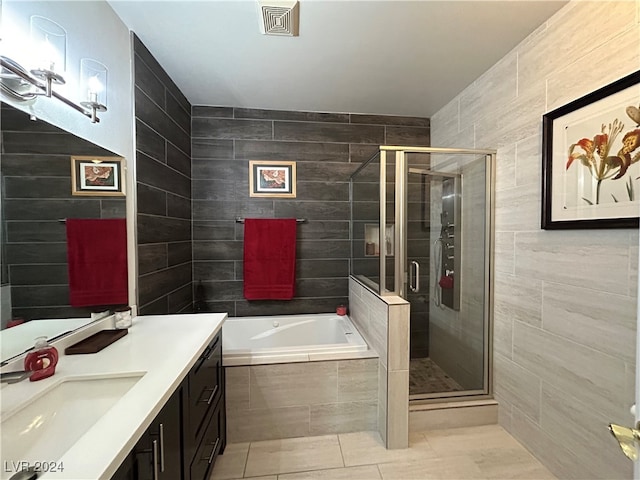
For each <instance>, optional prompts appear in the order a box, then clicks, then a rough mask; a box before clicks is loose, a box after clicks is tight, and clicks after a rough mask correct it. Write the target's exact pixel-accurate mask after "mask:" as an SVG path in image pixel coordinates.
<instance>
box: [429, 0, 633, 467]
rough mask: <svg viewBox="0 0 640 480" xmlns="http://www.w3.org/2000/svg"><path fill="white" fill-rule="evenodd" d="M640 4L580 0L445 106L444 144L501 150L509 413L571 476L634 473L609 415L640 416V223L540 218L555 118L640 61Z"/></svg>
mask: <svg viewBox="0 0 640 480" xmlns="http://www.w3.org/2000/svg"><path fill="white" fill-rule="evenodd" d="M639 13H640V2H637V1H635V2H608V1H602V2H579V1H572V2H570V3H569V4H567V5H566V6H565V7H563V8H562V9H561V10H560V11H558V13H557V14H556V15H554V16H553V17H551V18H550V19H549V20H547V21H546V22H545V23H544V24H543V25H541V26H540V27H539V28H538V29H537V30H536V31H534V32H533V33H532V34H531V35H530V36H529V37H528V38H527V39H525V40H524V41H523V42H522V43H521V44H520V45H518V46H517V47H515V48H514V49H513V50H512V51H511V52H510V53H508V54H507V55H506V56H505V57H504V58H503V59H502V60H500V61H499V62H498V63H496V65H494V66H493V67H492V68H491V69H489V70H488V71H487V72H486V73H485V74H483V75H482V76H481V77H480V78H478V79H477V80H476V81H475V82H474V83H473V84H471V85H470V86H469V87H467V88H466V89H465V90H464V91H462V92H461V93H460V94H459V95H458V97H457V98H455V99H454V100H453V101H452V102H450V103H449V104H448V105H446V106H445V107H444V108H443V109H442V110H440V111H439V112H437V113H436V114H435V115H434V116H433V117H432V118H431V132H432V138H433V142H432V143H433V144H434V145H437V146H439V147H447V146H458V147H459V146H461V143H463V144H467V145H468V146H469V147H470V148H497V149H498V155H497V169H496V170H497V171H496V212H495V213H496V240H497V245H496V251H495V266H496V279H495V289H494V305H495V312H494V339H493V340H494V393H495V397H496V399H497V400H498V403H499V404H500V411H499V421H500V424H501V425H502V426H504V428H506V429H507V430H508V431H509V432H510V433H511V434H513V435H514V436H515V437H516V438H518V439H519V440H520V441H521V442H522V443H523V444H524V445H525V446H526V447H527V448H528V449H529V450H530V451H531V452H532V453H533V454H534V455H536V456H537V457H538V458H539V459H541V460H542V461H543V462H544V463H545V465H546V466H547V467H548V468H549V469H551V470H552V472H553V473H555V474H556V475H557V476H559V477H561V478H590V479H591V478H607V479H612V478H631V477H632V462H630V461H628V460H627V459H626V458H625V457H624V456H623V455H622V454H621V453H620V451H619V448H618V446H617V445H616V444H615V442H611V438H610V435H608V434H607V432H606V425H607V424H608V423H610V422H616V423H622V424H624V425H630V424H632V423H633V418H632V417H631V416H630V415H629V413H628V412H629V406H630V405H632V404H633V403H634V386H635V336H636V321H637V320H636V319H637V287H638V274H637V272H638V231H637V229H611V230H602V231H596V230H581V231H570V230H558V231H553V232H552V231H541V230H540V202H541V200H540V185H541V165H542V153H541V152H542V138H541V119H542V115H543V114H544V113H545V112H549V111H551V110H553V109H555V108H558V107H560V106H562V105H564V104H566V103H568V102H570V101H572V100H574V99H577V98H580V97H582V96H584V95H586V94H588V93H590V92H592V91H594V90H596V89H598V88H600V87H603V86H605V85H607V84H609V83H611V82H612V81H614V80H616V79H618V78H622V77H624V76H626V75H628V74H630V73H632V72H633V71H635V70H637V69H638V65H639V64H640V42H639V41H638V38H639V37H640V15H639ZM594 22H597V23H598V24H599V25H600V28H601V31H602V32H605V33H604V34H603V35H601V36H597V37H594V36H593V35H592V34H591V33H590V32H589V31H588V30H589V29H584V27H583V26H584V25H590V24H592V23H594ZM612 49H613V50H615V51H617V52H619V53H620V54H619V55H608V54H606V53H605V52H609V51H611V50H612ZM589 58H602V59H603V60H604V59H606V62H605V63H604V64H602V65H601V66H600V68H598V71H599V72H601V73H596V72H595V71H591V70H589V69H584V68H582V65H583V62H584V61H585V60H586V59H589ZM575 72H582V73H581V74H574V73H575ZM603 245H606V246H607V248H603ZM603 339H606V341H603ZM593 452H598V454H597V455H594V454H593Z"/></svg>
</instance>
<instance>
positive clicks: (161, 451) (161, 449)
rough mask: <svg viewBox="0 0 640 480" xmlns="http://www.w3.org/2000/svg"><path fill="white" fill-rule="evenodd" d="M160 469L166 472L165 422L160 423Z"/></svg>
mask: <svg viewBox="0 0 640 480" xmlns="http://www.w3.org/2000/svg"><path fill="white" fill-rule="evenodd" d="M160 471H161V472H164V423H161V424H160Z"/></svg>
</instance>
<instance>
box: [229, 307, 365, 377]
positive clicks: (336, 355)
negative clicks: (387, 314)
mask: <svg viewBox="0 0 640 480" xmlns="http://www.w3.org/2000/svg"><path fill="white" fill-rule="evenodd" d="M371 357H377V354H376V353H375V352H373V351H372V350H370V349H369V347H368V346H367V343H366V342H365V341H364V339H363V338H362V336H361V335H360V333H359V332H358V330H357V329H356V328H355V327H354V326H353V324H352V323H351V320H349V317H347V316H339V315H336V314H334V313H326V314H325V313H323V314H312V315H278V316H265V317H231V318H228V319H227V320H226V322H225V323H224V325H223V326H222V362H223V365H224V366H236V365H258V364H268V363H289V362H309V361H314V360H317V361H320V360H336V359H340V358H371Z"/></svg>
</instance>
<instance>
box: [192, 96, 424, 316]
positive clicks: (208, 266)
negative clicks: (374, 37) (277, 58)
mask: <svg viewBox="0 0 640 480" xmlns="http://www.w3.org/2000/svg"><path fill="white" fill-rule="evenodd" d="M192 115H193V119H192V138H191V142H192V148H191V150H192V156H193V168H192V179H193V222H194V223H193V240H194V241H193V248H194V252H193V253H194V281H195V282H196V283H197V282H198V281H200V280H202V284H203V287H204V290H205V301H206V303H207V306H208V309H209V311H217V312H221V311H225V312H229V315H230V316H252V315H284V314H298V313H323V312H330V311H335V308H336V306H337V305H340V304H344V303H346V302H347V297H348V292H349V290H348V277H349V259H350V256H351V241H350V238H351V237H350V230H349V220H350V212H351V205H350V202H349V175H350V174H351V173H353V172H354V171H355V169H356V168H357V167H358V166H359V165H360V164H361V163H362V162H363V161H365V160H368V159H369V158H370V157H371V156H372V155H373V154H374V153H375V152H376V151H377V150H378V148H379V146H380V145H383V144H391V145H397V144H403V145H429V119H428V118H416V117H399V116H378V115H357V114H349V113H315V112H299V111H279V110H260V109H248V108H233V107H214V106H194V107H193V109H192ZM250 160H277V161H295V162H297V164H296V165H297V197H296V198H295V199H283V198H276V199H273V198H251V197H249V183H248V178H249V175H248V171H249V167H248V164H249V161H250ZM374 181H375V180H374ZM372 200H374V201H372V202H367V201H363V202H357V203H358V207H360V208H362V209H363V210H366V211H367V213H368V212H369V210H370V208H369V207H370V206H371V205H375V203H376V202H375V200H376V199H375V198H373V199H372ZM236 217H245V218H246V217H260V218H280V217H296V218H306V219H307V221H306V222H305V223H303V224H300V225H298V228H297V235H298V238H297V252H296V255H297V262H296V296H295V298H294V299H293V300H291V301H252V302H248V301H246V300H245V299H244V298H243V296H242V280H243V279H242V272H243V265H242V252H243V235H244V229H243V225H242V224H237V223H236V222H235V218H236Z"/></svg>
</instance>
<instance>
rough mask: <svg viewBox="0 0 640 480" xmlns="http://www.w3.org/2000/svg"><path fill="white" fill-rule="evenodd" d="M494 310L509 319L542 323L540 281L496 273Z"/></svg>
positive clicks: (536, 324) (535, 324)
mask: <svg viewBox="0 0 640 480" xmlns="http://www.w3.org/2000/svg"><path fill="white" fill-rule="evenodd" d="M494 291H495V297H494V304H495V305H494V310H495V312H496V315H501V316H503V317H505V318H510V319H511V320H517V321H520V322H524V323H528V324H530V325H534V326H537V327H539V326H541V325H542V281H540V280H533V279H528V278H524V277H516V276H513V275H503V274H500V275H496V280H495V290H494Z"/></svg>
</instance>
